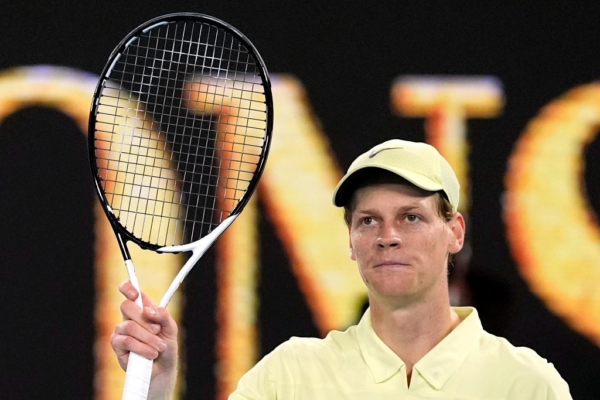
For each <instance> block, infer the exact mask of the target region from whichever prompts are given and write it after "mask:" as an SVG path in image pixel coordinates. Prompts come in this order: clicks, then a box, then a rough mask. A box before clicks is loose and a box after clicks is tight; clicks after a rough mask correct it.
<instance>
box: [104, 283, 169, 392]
mask: <svg viewBox="0 0 600 400" xmlns="http://www.w3.org/2000/svg"><path fill="white" fill-rule="evenodd" d="M119 291H120V292H121V293H123V295H124V296H125V297H126V300H125V301H123V303H121V313H122V314H123V322H122V323H120V324H119V325H117V326H116V327H115V331H114V333H113V334H112V337H111V340H110V343H111V346H112V348H113V350H114V352H115V354H116V355H117V359H118V360H119V364H120V365H121V368H123V369H124V370H125V369H126V367H127V360H128V359H129V352H131V351H133V352H135V353H138V354H139V355H142V356H144V357H147V358H150V359H153V360H154V365H153V369H152V380H151V382H150V392H149V394H148V399H149V400H150V399H151V400H168V399H170V398H171V396H172V393H173V390H174V387H175V383H176V379H177V324H176V323H175V321H174V320H173V318H172V317H171V315H170V314H169V312H168V311H167V310H166V309H165V308H162V307H156V306H154V304H153V303H152V301H150V299H149V298H148V297H146V296H145V295H143V294H142V299H143V303H144V309H143V310H142V309H140V308H139V307H138V306H137V304H135V299H136V298H137V297H138V292H137V291H136V290H135V289H134V287H133V285H132V284H131V283H130V282H129V281H126V282H123V283H122V284H121V285H120V286H119Z"/></svg>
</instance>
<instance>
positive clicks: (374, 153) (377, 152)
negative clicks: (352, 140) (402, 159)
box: [369, 147, 404, 158]
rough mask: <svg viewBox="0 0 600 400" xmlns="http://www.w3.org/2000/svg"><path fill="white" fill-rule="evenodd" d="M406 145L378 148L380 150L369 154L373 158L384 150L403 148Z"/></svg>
mask: <svg viewBox="0 0 600 400" xmlns="http://www.w3.org/2000/svg"><path fill="white" fill-rule="evenodd" d="M403 148H404V147H386V148H384V149H378V150H373V151H372V152H371V154H369V158H373V157H375V156H376V155H377V154H379V153H381V152H382V151H386V150H396V149H403Z"/></svg>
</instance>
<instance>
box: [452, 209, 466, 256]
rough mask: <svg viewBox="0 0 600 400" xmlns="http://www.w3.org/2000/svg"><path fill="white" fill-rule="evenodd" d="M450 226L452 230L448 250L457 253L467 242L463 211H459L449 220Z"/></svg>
mask: <svg viewBox="0 0 600 400" xmlns="http://www.w3.org/2000/svg"><path fill="white" fill-rule="evenodd" d="M448 227H449V228H450V232H451V233H450V242H449V246H448V252H449V253H450V254H456V253H458V252H459V251H460V250H461V249H462V248H463V246H464V244H465V230H466V228H465V218H464V217H463V216H462V214H461V213H459V212H457V213H456V214H454V216H453V217H452V219H451V220H450V221H448Z"/></svg>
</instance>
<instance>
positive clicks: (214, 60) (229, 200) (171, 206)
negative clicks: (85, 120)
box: [88, 13, 273, 400]
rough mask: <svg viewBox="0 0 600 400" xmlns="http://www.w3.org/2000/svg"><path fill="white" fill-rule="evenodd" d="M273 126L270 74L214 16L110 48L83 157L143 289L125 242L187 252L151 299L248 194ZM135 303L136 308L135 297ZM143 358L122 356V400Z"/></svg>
mask: <svg viewBox="0 0 600 400" xmlns="http://www.w3.org/2000/svg"><path fill="white" fill-rule="evenodd" d="M272 128H273V99H272V94H271V85H270V81H269V76H268V72H267V69H266V67H265V65H264V62H263V60H262V58H261V57H260V55H259V53H258V52H257V50H256V48H255V47H254V46H253V45H252V43H251V42H250V41H249V40H248V39H247V38H246V37H245V36H244V35H243V34H242V33H241V32H239V31H238V30H236V29H235V28H233V27H232V26H230V25H228V24H227V23H225V22H223V21H220V20H218V19H216V18H213V17H210V16H207V15H202V14H193V13H177V14H169V15H165V16H161V17H158V18H155V19H153V20H150V21H148V22H146V23H144V24H142V25H141V26H139V27H138V28H137V29H135V30H134V31H132V32H131V33H130V34H129V35H127V36H126V37H125V38H124V39H123V40H122V41H121V43H120V44H119V45H118V46H117V47H116V48H115V50H114V51H113V52H112V54H111V55H110V57H109V60H108V63H107V64H106V66H105V67H104V70H103V71H102V74H101V77H100V80H99V82H98V85H97V87H96V90H95V92H94V98H93V102H92V107H91V111H90V120H89V136H88V140H89V156H90V157H89V158H90V166H91V170H92V174H93V177H94V180H95V187H96V190H97V193H98V197H99V199H100V202H101V203H102V206H103V208H104V211H105V212H106V215H107V217H108V219H109V221H110V223H111V225H112V227H113V229H114V232H115V235H116V238H117V241H118V243H119V246H120V248H121V251H122V253H123V258H124V260H125V266H126V268H127V273H128V275H129V279H130V280H131V282H132V284H133V285H134V286H135V287H136V289H137V290H138V291H139V292H140V293H141V290H140V285H139V282H138V279H137V277H136V273H135V269H134V266H133V262H132V260H131V257H130V254H129V251H128V249H127V244H128V242H133V243H135V244H136V245H138V246H139V247H141V248H142V249H147V250H153V251H156V252H159V253H163V252H164V253H178V252H186V251H189V252H191V255H190V257H189V259H188V260H187V262H186V263H185V265H184V266H183V267H182V269H181V271H180V272H179V273H178V275H177V276H176V277H175V279H174V281H173V282H172V283H171V285H170V286H169V288H168V289H167V291H166V293H165V295H164V296H163V298H162V299H161V301H160V303H159V305H160V306H161V307H165V306H166V305H167V304H168V303H169V300H170V299H171V297H172V296H173V294H174V293H175V291H176V290H177V288H178V287H179V285H180V284H181V282H182V281H183V279H184V278H185V276H186V275H187V274H188V273H189V271H190V270H191V269H192V267H193V266H194V265H195V264H196V262H197V261H198V260H199V259H200V257H202V255H203V254H204V253H205V252H206V250H207V249H208V248H209V247H210V246H211V244H212V243H213V242H214V241H215V240H216V239H217V238H218V237H219V235H221V233H223V231H224V230H225V229H227V227H228V226H230V225H231V223H232V222H233V221H234V220H235V219H236V218H237V216H238V215H239V214H240V212H241V211H242V209H243V208H244V206H245V205H246V203H247V202H248V200H249V198H250V196H251V195H252V193H253V192H254V190H255V189H256V186H257V184H258V180H259V178H260V176H261V173H262V171H263V168H264V166H265V162H266V159H267V155H268V151H269V145H270V140H271V132H272ZM136 302H137V304H138V305H139V306H140V307H142V299H141V296H139V297H138V298H137V301H136ZM151 374H152V360H148V359H146V358H144V357H142V356H139V355H137V354H135V353H131V354H130V356H129V361H128V365H127V372H126V378H125V386H124V390H123V399H126V400H137V399H146V398H147V395H148V389H149V385H150V377H151Z"/></svg>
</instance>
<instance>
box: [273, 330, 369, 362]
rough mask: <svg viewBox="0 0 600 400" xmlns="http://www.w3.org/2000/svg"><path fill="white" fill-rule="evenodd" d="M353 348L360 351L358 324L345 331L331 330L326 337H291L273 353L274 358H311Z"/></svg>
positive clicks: (333, 355) (332, 354) (332, 355)
mask: <svg viewBox="0 0 600 400" xmlns="http://www.w3.org/2000/svg"><path fill="white" fill-rule="evenodd" d="M353 349H355V350H357V351H358V341H357V339H356V326H352V327H350V328H348V329H347V330H345V331H331V332H329V334H327V336H326V337H325V338H322V339H321V338H312V337H295V336H294V337H291V338H290V339H289V340H287V341H285V342H283V343H282V344H280V345H279V346H278V347H277V348H275V350H273V352H272V353H271V355H272V356H273V358H283V359H288V358H293V359H310V358H314V357H318V358H319V359H323V357H327V356H331V357H335V356H341V355H342V354H345V353H346V352H348V351H352V350H353Z"/></svg>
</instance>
